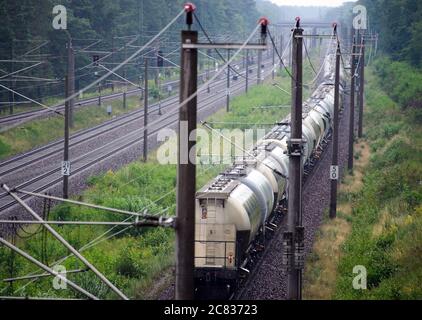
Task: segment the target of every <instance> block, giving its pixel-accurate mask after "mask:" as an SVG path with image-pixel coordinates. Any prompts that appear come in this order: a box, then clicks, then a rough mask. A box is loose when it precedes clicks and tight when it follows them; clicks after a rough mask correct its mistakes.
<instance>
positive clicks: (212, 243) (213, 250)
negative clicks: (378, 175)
mask: <svg viewBox="0 0 422 320" xmlns="http://www.w3.org/2000/svg"><path fill="white" fill-rule="evenodd" d="M333 42H335V41H333ZM335 61H336V43H332V44H331V45H330V47H329V49H328V55H327V56H326V58H325V60H324V62H323V65H322V68H323V69H322V70H321V74H320V79H319V81H320V85H319V86H318V87H317V89H316V90H315V91H314V92H313V94H312V95H311V97H310V98H309V99H308V100H306V101H305V102H304V104H303V125H302V126H303V127H302V130H303V140H304V141H305V142H306V143H305V144H304V150H303V166H304V169H306V168H307V167H310V166H311V165H312V162H313V161H314V160H315V155H316V154H318V153H319V152H320V151H321V146H322V144H323V143H324V141H326V140H327V139H328V136H329V135H330V133H331V130H332V119H333V114H334V90H335V87H334V82H335ZM345 77H346V76H345V71H344V69H343V67H341V70H340V97H341V96H342V94H343V93H344V88H345V83H346V82H345V80H346V79H345ZM341 100H342V99H340V108H342V103H341ZM289 120H290V118H289V117H287V118H286V119H283V121H281V122H280V125H277V126H275V127H274V128H273V129H272V130H271V131H270V132H269V133H268V134H267V135H265V136H264V138H263V139H261V140H260V141H258V143H257V144H256V145H255V147H254V148H253V149H252V150H250V151H249V152H248V156H246V157H242V158H241V159H237V160H236V161H235V162H234V164H233V165H232V166H231V167H229V168H228V169H227V170H226V171H225V172H224V173H222V174H220V175H219V176H217V177H216V178H215V179H213V180H212V181H211V182H209V183H208V184H207V185H206V186H204V187H203V188H201V189H200V190H199V191H198V192H197V194H196V213H195V271H194V277H195V294H196V298H198V299H204V298H205V299H220V298H227V297H229V296H230V295H231V294H233V292H235V290H236V288H237V286H238V284H239V280H240V279H241V278H242V277H245V276H246V275H247V274H248V273H249V270H248V269H247V266H248V263H249V262H250V260H251V255H252V252H253V251H254V250H255V249H254V246H256V244H257V243H262V241H261V242H260V241H259V239H260V238H262V237H263V236H265V232H266V229H271V228H272V226H274V224H272V219H273V218H272V217H273V216H274V215H277V214H279V213H280V210H279V208H280V205H282V204H283V202H284V203H285V201H286V197H287V192H286V191H287V188H288V177H289V170H288V169H289V157H288V156H287V143H288V140H289V136H290V127H289V124H288V122H289ZM304 196H305V197H306V194H305V195H304Z"/></svg>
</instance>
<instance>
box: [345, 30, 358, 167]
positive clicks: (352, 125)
mask: <svg viewBox="0 0 422 320" xmlns="http://www.w3.org/2000/svg"><path fill="white" fill-rule="evenodd" d="M355 44H356V38H355V36H354V35H353V40H352V55H351V59H350V60H351V63H350V64H351V75H352V76H351V83H350V118H349V155H348V161H347V167H348V169H349V171H350V172H353V158H354V143H355V90H356V88H355V79H356V75H355V73H356V58H355V51H356V50H355V48H356V46H355Z"/></svg>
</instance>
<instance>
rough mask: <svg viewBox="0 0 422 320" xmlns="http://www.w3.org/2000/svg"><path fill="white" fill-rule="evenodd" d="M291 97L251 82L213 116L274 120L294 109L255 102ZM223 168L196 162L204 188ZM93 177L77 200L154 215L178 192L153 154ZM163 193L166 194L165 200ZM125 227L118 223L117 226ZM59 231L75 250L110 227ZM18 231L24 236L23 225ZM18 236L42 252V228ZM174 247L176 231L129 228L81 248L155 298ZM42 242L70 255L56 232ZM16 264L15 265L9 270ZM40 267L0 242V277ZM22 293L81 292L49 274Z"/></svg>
mask: <svg viewBox="0 0 422 320" xmlns="http://www.w3.org/2000/svg"><path fill="white" fill-rule="evenodd" d="M282 82H283V86H285V87H286V88H288V86H289V84H290V82H289V81H286V79H285V78H284V80H283V81H282ZM289 99H290V98H289V97H288V96H286V94H284V93H282V92H281V91H279V89H276V88H274V87H272V86H271V85H264V86H261V87H254V88H251V90H250V92H249V93H248V94H247V95H242V96H239V97H236V98H233V100H232V102H231V106H232V111H231V113H229V114H227V113H224V112H219V113H218V114H216V115H214V116H212V117H211V118H210V119H209V120H210V121H217V120H218V121H222V122H230V121H232V120H233V119H236V120H237V121H240V119H241V121H244V122H261V121H262V122H265V123H273V122H274V123H275V122H276V121H279V120H281V119H282V118H283V117H284V116H285V115H286V114H288V113H289V109H268V110H264V111H259V112H257V111H256V109H254V108H255V107H261V106H263V105H278V104H281V105H285V104H288V103H289ZM224 167H225V165H199V166H198V173H197V176H198V179H197V187H198V188H199V187H201V186H203V185H204V184H205V183H206V182H208V181H209V180H210V179H211V178H213V177H215V176H216V175H217V174H218V173H220V172H221V171H222V170H223V169H224ZM88 182H89V188H88V189H87V190H86V191H84V192H83V193H82V194H81V195H80V196H78V197H76V199H77V200H82V201H85V202H88V203H95V204H99V205H104V206H108V207H113V208H120V209H124V210H129V211H137V212H139V211H142V210H143V209H144V208H148V212H150V213H160V212H163V211H165V213H162V214H168V215H174V214H175V202H176V199H175V193H174V192H171V191H172V190H174V188H175V186H176V166H174V165H159V164H158V163H157V161H156V160H155V155H154V154H152V155H151V160H150V162H149V163H146V164H145V163H142V162H135V163H132V164H130V165H128V166H126V167H124V168H122V169H120V170H118V171H117V172H112V171H109V172H107V173H105V174H102V175H99V176H93V177H91V178H89V181H88ZM166 194H167V196H166V197H164V198H162V199H161V197H162V196H163V195H166ZM157 200H158V201H157ZM156 201H157V202H156ZM49 218H50V220H83V221H89V220H95V221H121V220H123V219H124V218H125V217H124V216H121V215H118V214H112V213H105V212H102V211H99V210H94V209H89V208H81V207H76V206H73V205H59V206H57V207H55V208H54V209H53V210H52V212H51V214H50V217H49ZM122 228H123V227H118V228H116V229H115V230H114V231H118V230H121V229H122ZM36 229H37V228H29V227H27V228H25V230H26V232H34V231H36ZM56 229H57V230H58V231H59V233H60V234H61V235H63V236H64V238H65V239H67V240H68V241H69V242H70V243H71V244H72V245H73V246H74V247H75V248H81V247H82V246H83V245H85V244H87V243H88V242H90V241H91V240H93V239H95V238H96V237H97V236H99V235H100V234H102V233H103V232H105V230H106V227H88V226H80V227H74V226H59V227H56ZM18 234H19V235H20V236H25V235H26V233H25V232H23V231H20V232H18ZM16 241H17V243H18V245H19V247H21V248H22V249H23V250H25V251H26V252H29V253H30V254H31V255H33V256H34V257H35V258H37V259H41V257H42V256H43V254H42V253H43V241H42V234H40V233H38V234H35V235H34V236H32V237H31V238H30V239H29V240H26V241H25V240H21V239H19V238H17V239H16ZM173 245H174V232H173V230H170V229H162V228H144V229H139V230H134V229H131V230H128V231H126V232H124V233H122V234H120V235H118V236H116V237H114V238H113V239H110V240H108V241H105V242H103V243H101V244H99V245H97V246H95V247H93V248H90V249H89V250H86V251H84V252H83V254H84V255H85V256H86V258H87V259H88V260H89V261H90V262H92V263H93V264H94V265H95V266H96V267H97V268H98V269H99V270H100V271H101V272H103V273H104V274H105V275H106V276H107V277H108V278H109V279H110V280H111V281H112V282H113V283H114V284H116V286H117V287H119V288H121V289H122V290H123V291H124V292H125V293H126V294H127V295H128V296H129V297H131V298H137V299H151V298H155V293H151V290H152V289H151V288H152V287H154V285H156V284H155V283H156V280H157V279H158V278H161V276H162V275H163V273H164V274H168V273H170V272H171V271H169V269H170V268H171V267H172V266H173V264H174V258H173V257H174V248H173ZM44 246H45V248H46V252H47V253H48V257H47V262H48V263H50V264H51V263H52V262H53V261H55V260H57V259H59V258H61V257H63V256H66V255H67V254H68V252H67V250H65V249H64V248H63V246H62V245H60V244H59V243H58V242H57V241H56V240H54V239H53V238H52V237H51V236H48V237H47V242H46V243H45V244H44ZM12 263H13V268H11V266H12ZM63 265H64V266H65V267H66V268H67V270H73V269H80V268H83V266H82V264H81V263H80V262H78V261H77V260H76V259H74V258H70V259H68V260H67V261H66V262H65V263H64V264H63ZM11 270H13V272H11ZM35 270H36V268H35V267H34V266H33V265H31V264H30V263H28V262H27V261H25V260H24V259H23V258H21V257H18V256H17V255H14V254H12V253H11V252H10V251H9V250H6V249H5V248H0V279H3V278H7V277H10V276H21V275H25V274H27V273H29V272H32V271H35ZM69 278H70V279H71V280H74V281H75V282H76V283H78V284H80V285H82V287H84V288H85V289H87V290H88V291H90V292H93V293H95V294H96V295H98V296H99V297H100V298H116V297H115V295H114V294H113V293H111V292H110V291H109V290H108V289H107V288H106V287H105V286H104V285H103V284H102V283H101V282H100V281H99V280H98V279H97V277H95V276H94V275H93V274H92V273H91V272H87V273H81V274H77V275H70V276H69ZM23 284H24V282H22V283H17V284H15V285H14V286H13V287H10V286H9V285H7V284H5V283H3V282H0V292H1V291H2V290H4V291H3V293H1V294H13V290H14V289H16V288H18V287H19V286H21V285H23ZM153 291H154V290H153ZM17 294H20V295H27V296H36V297H40V296H46V297H77V298H83V296H81V295H80V294H75V293H74V292H73V291H72V290H70V289H69V290H63V291H57V290H54V289H52V286H51V279H48V278H43V279H40V280H38V281H36V282H35V283H33V284H30V285H29V286H27V287H26V288H25V290H23V291H21V292H18V293H17Z"/></svg>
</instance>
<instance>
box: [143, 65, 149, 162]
mask: <svg viewBox="0 0 422 320" xmlns="http://www.w3.org/2000/svg"><path fill="white" fill-rule="evenodd" d="M144 61H145V75H144V81H145V85H144V87H145V88H144V90H145V92H144V152H143V155H144V162H147V161H148V58H145V60H144Z"/></svg>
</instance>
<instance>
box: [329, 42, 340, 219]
mask: <svg viewBox="0 0 422 320" xmlns="http://www.w3.org/2000/svg"><path fill="white" fill-rule="evenodd" d="M340 55H341V52H340V42H338V43H337V51H336V76H335V84H334V86H335V87H334V117H333V118H334V119H333V128H334V130H333V154H332V164H331V168H330V179H331V196H330V218H331V219H334V218H336V216H337V184H338V180H339V174H340V170H339V165H338V134H339V105H340Z"/></svg>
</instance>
